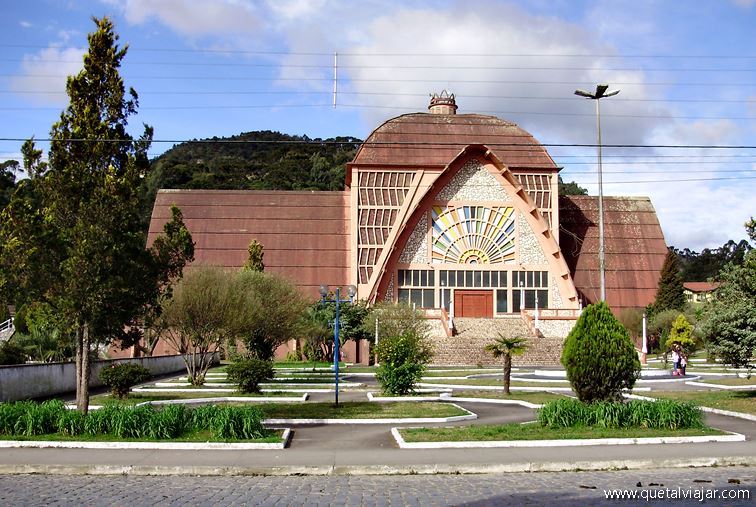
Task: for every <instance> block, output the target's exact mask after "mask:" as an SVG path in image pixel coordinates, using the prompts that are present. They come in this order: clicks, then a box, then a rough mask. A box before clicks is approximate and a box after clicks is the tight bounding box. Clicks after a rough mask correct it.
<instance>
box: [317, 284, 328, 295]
mask: <svg viewBox="0 0 756 507" xmlns="http://www.w3.org/2000/svg"><path fill="white" fill-rule="evenodd" d="M318 291H319V292H320V297H322V298H323V299H325V298H326V296H328V285H326V284H324V283H322V284H320V289H318Z"/></svg>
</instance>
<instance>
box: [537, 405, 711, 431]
mask: <svg viewBox="0 0 756 507" xmlns="http://www.w3.org/2000/svg"><path fill="white" fill-rule="evenodd" d="M538 422H539V423H540V424H541V425H542V426H545V427H548V428H570V427H576V426H595V427H599V428H633V427H638V428H667V429H673V430H674V429H685V428H700V427H702V426H703V412H702V411H701V409H700V408H698V407H697V406H695V405H693V404H692V403H685V402H679V401H674V400H658V401H641V400H632V401H629V402H627V403H625V402H604V401H602V402H595V403H583V402H582V401H579V400H576V399H563V400H557V401H551V402H549V403H546V404H545V405H544V406H543V407H541V409H540V410H539V411H538Z"/></svg>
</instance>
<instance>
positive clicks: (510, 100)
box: [0, 0, 756, 250]
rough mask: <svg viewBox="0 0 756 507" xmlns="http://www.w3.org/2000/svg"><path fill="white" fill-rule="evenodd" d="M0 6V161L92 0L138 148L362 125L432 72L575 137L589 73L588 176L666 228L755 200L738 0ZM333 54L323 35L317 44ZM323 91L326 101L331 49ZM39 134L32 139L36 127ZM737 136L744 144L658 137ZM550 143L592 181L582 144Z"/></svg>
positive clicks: (361, 128)
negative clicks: (600, 175) (142, 142)
mask: <svg viewBox="0 0 756 507" xmlns="http://www.w3.org/2000/svg"><path fill="white" fill-rule="evenodd" d="M4 4H5V5H4V6H3V17H2V21H0V26H1V27H2V30H0V51H1V52H2V57H0V118H1V119H2V120H0V139H2V140H0V160H4V159H9V158H18V156H19V153H18V152H19V147H20V145H21V142H20V141H15V139H25V138H28V137H31V136H35V137H36V138H38V139H44V138H46V137H47V136H48V134H49V130H50V126H51V125H52V123H53V122H54V121H55V120H56V119H57V118H58V116H59V114H60V110H61V109H62V108H63V107H65V104H66V96H65V93H64V90H65V76H66V75H67V74H71V73H75V72H77V71H78V70H79V69H80V68H81V55H82V52H83V51H84V48H85V47H86V34H87V33H88V32H89V31H91V30H92V28H93V23H92V21H91V20H90V17H91V16H93V15H94V16H103V15H108V16H110V17H111V18H112V19H113V20H114V21H115V24H116V30H117V31H118V33H119V34H120V36H121V42H122V43H127V44H128V45H129V48H130V49H129V53H128V55H127V56H126V59H125V61H124V65H123V69H122V74H123V76H124V79H125V81H126V84H127V86H132V87H134V88H135V89H136V90H137V92H138V93H139V97H140V109H139V115H138V116H137V117H135V118H132V121H131V123H132V127H133V128H134V132H135V133H137V132H138V131H139V130H140V125H141V123H142V122H144V123H147V124H149V125H152V126H153V127H154V128H155V138H156V139H157V140H162V141H168V142H156V143H155V144H154V145H153V148H152V154H153V155H157V154H159V153H161V152H163V151H165V150H166V149H168V148H170V147H171V146H172V141H181V140H188V139H199V138H204V137H212V136H229V135H234V134H238V133H240V132H246V131H252V130H278V131H281V132H285V133H289V134H299V135H307V136H309V137H311V138H315V137H322V138H326V137H333V136H340V135H343V136H346V135H348V136H355V137H360V138H365V137H367V135H368V134H369V133H370V131H371V130H372V129H374V128H376V127H377V126H378V125H380V123H382V122H383V121H385V120H386V119H388V118H391V117H393V116H397V115H399V114H403V113H407V112H414V111H425V110H426V107H427V103H428V95H429V94H430V93H432V92H440V91H441V90H442V89H448V90H450V91H452V92H454V93H455V94H456V96H457V103H458V105H459V113H482V114H493V115H495V116H498V117H501V118H504V119H507V120H510V121H513V122H515V123H517V124H518V125H520V126H521V127H523V128H524V129H526V130H528V131H529V132H531V133H532V134H534V135H535V136H536V137H537V138H538V139H539V140H540V141H541V142H543V143H546V144H566V145H572V144H593V143H595V140H596V125H595V108H594V104H593V102H592V101H588V100H585V99H581V98H580V97H577V96H575V95H574V94H573V92H574V90H575V89H576V88H583V89H587V90H593V89H594V88H595V85H596V83H599V82H606V83H609V84H610V85H611V86H612V88H616V89H619V90H621V91H620V94H619V95H617V96H616V97H611V98H608V99H605V100H602V103H601V107H602V137H603V142H604V143H605V144H610V145H611V144H622V145H641V146H643V147H642V148H606V149H605V150H604V193H605V195H646V196H649V197H651V200H652V202H653V204H654V206H655V208H656V210H657V213H658V215H659V218H660V221H661V225H662V228H663V230H664V233H665V237H666V239H667V243H668V244H671V245H675V246H677V247H678V248H685V247H688V248H691V249H694V250H700V249H702V248H704V247H717V246H719V245H721V244H723V243H724V242H725V241H727V240H728V239H735V240H739V239H742V238H744V237H745V234H744V229H743V222H745V221H746V220H747V219H748V218H749V217H750V216H752V215H756V209H755V208H756V206H754V204H753V203H754V202H755V201H756V200H755V199H754V197H753V196H754V194H756V149H754V146H756V36H754V27H756V0H700V1H696V2H683V1H672V0H669V1H651V0H633V1H624V0H612V1H603V2H587V1H576V0H531V1H528V2H525V1H522V2H517V1H511V2H510V1H496V0H489V1H474V0H473V1H471V0H459V1H457V0H436V1H433V2H426V1H412V0H407V1H403V2H389V1H364V2H355V1H353V0H352V1H342V0H335V1H329V0H309V1H308V0H269V1H245V0H162V1H151V0H81V1H80V0H29V1H26V2H4ZM334 53H338V56H337V57H336V58H335V57H334ZM335 61H336V62H337V70H336V74H337V79H336V83H337V93H336V107H335V108H334V107H333V101H334V96H333V89H334V62H335ZM40 144H42V145H44V143H40ZM662 145H667V146H746V147H750V148H739V149H723V148H664V147H661V146H662ZM549 152H550V153H551V155H552V157H553V158H554V159H555V161H556V162H557V164H559V165H560V166H563V167H564V170H563V172H562V175H563V177H564V178H565V179H566V180H568V181H570V180H575V181H577V182H579V183H580V184H582V185H583V186H585V187H586V188H588V190H589V192H590V193H592V194H596V193H597V184H596V180H597V178H596V154H595V148H590V147H574V146H561V147H556V146H555V147H551V148H549Z"/></svg>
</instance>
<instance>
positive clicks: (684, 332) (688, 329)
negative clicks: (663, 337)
mask: <svg viewBox="0 0 756 507" xmlns="http://www.w3.org/2000/svg"><path fill="white" fill-rule="evenodd" d="M675 342H677V343H679V344H680V345H681V346H682V348H683V349H684V350H685V351H686V352H687V353H690V352H692V351H693V350H694V349H695V347H696V342H695V341H694V340H693V326H692V325H691V324H690V322H688V319H686V318H685V315H683V314H680V315H678V316H677V318H676V319H675V321H674V322H673V323H672V328H671V329H670V332H669V338H668V339H667V342H666V343H665V346H666V348H667V349H671V348H672V344H673V343H675Z"/></svg>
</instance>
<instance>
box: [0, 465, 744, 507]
mask: <svg viewBox="0 0 756 507" xmlns="http://www.w3.org/2000/svg"><path fill="white" fill-rule="evenodd" d="M639 483H640V485H639ZM678 488H679V489H678ZM609 489H618V490H623V489H627V490H631V491H634V492H636V494H637V495H638V498H637V499H624V500H618V499H606V496H605V493H604V490H609ZM714 489H717V490H718V493H721V492H722V491H723V490H726V491H724V492H725V494H726V495H727V494H732V495H737V494H739V496H740V498H739V499H725V498H717V499H708V500H704V501H703V502H699V501H698V500H697V498H699V497H693V496H692V495H694V494H696V492H697V493H698V494H699V495H701V494H703V495H706V492H712V491H713V490H714ZM662 491H665V493H664V494H665V495H677V496H676V497H675V496H673V497H672V498H667V497H665V498H659V495H660V494H662V493H660V492H662ZM710 494H711V493H710ZM684 495H688V497H687V498H684ZM754 495H756V470H754V469H753V468H746V467H731V468H702V469H689V468H688V469H661V470H646V471H612V472H560V473H525V474H523V473H513V474H500V475H493V474H483V475H428V476H421V475H417V476H337V477H336V476H329V477H316V476H299V477H297V476H294V477H138V476H125V477H123V476H64V475H4V476H0V505H16V506H42V505H103V506H104V505H107V506H129V507H136V506H140V505H198V506H199V505H203V506H204V505H277V506H285V505H312V506H316V505H340V506H341V505H345V506H372V505H376V506H381V505H387V506H433V505H437V506H446V505H468V506H483V505H512V506H521V505H528V506H540V505H543V506H547V505H548V506H553V505H555V504H558V505H559V506H560V507H571V506H583V505H594V504H597V503H599V504H606V505H609V504H611V505H636V504H647V505H661V504H662V503H663V504H665V505H675V506H677V505H679V506H684V505H702V504H703V505H728V506H730V505H731V506H750V505H753V501H752V500H751V499H752V498H754ZM646 498H648V499H649V501H646ZM704 498H705V497H704Z"/></svg>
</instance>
